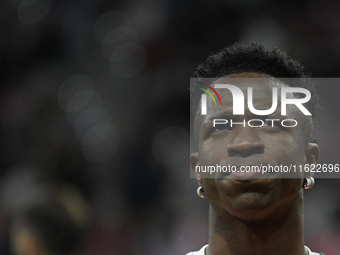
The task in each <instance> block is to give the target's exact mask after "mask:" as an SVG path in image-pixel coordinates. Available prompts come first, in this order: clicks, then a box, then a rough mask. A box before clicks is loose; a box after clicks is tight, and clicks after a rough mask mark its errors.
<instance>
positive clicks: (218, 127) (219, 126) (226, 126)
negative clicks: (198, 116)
mask: <svg viewBox="0 0 340 255" xmlns="http://www.w3.org/2000/svg"><path fill="white" fill-rule="evenodd" d="M224 130H232V127H230V125H229V124H216V125H215V127H213V128H212V132H218V131H224Z"/></svg>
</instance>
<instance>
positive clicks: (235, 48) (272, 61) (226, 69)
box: [190, 42, 319, 128]
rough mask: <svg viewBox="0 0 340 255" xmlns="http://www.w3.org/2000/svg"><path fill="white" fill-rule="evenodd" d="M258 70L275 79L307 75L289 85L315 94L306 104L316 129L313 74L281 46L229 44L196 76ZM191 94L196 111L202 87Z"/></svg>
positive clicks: (217, 76)
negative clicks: (281, 48)
mask: <svg viewBox="0 0 340 255" xmlns="http://www.w3.org/2000/svg"><path fill="white" fill-rule="evenodd" d="M246 72H256V73H262V74H268V75H270V76H273V77H275V78H305V79H301V82H299V83H298V84H297V83H292V84H288V85H290V86H292V87H296V86H299V87H302V88H306V89H307V90H309V91H310V93H311V99H310V100H309V101H308V102H307V103H306V107H307V108H308V110H309V111H310V112H311V114H312V119H313V126H314V128H315V117H316V112H317V110H318V109H319V103H318V102H319V97H318V95H317V93H316V87H315V84H314V83H313V82H311V80H310V79H308V78H310V77H311V74H310V73H308V72H306V71H305V68H304V67H303V65H302V64H301V63H300V62H299V61H298V60H296V59H294V58H292V57H291V56H289V55H288V54H286V53H285V52H283V51H281V50H279V49H278V48H276V47H275V48H269V47H266V46H265V45H263V44H259V43H256V42H252V43H249V44H246V43H235V44H233V45H231V46H227V47H225V48H224V49H223V50H222V51H220V52H218V53H216V54H214V53H213V54H211V55H210V56H209V57H208V58H207V60H206V61H205V62H203V63H201V64H200V65H199V66H198V67H197V69H196V71H195V72H194V75H193V76H194V78H198V79H199V78H220V77H223V76H226V75H230V74H235V73H246ZM190 94H191V97H192V100H193V103H194V105H192V109H193V110H194V113H196V109H197V107H198V104H199V99H200V96H201V94H202V90H199V89H195V88H193V87H191V92H190Z"/></svg>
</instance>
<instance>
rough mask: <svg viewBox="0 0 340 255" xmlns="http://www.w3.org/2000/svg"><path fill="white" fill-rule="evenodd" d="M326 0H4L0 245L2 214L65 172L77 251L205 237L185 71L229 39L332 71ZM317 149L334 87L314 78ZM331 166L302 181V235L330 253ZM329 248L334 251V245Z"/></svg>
mask: <svg viewBox="0 0 340 255" xmlns="http://www.w3.org/2000/svg"><path fill="white" fill-rule="evenodd" d="M339 13H340V2H338V1H336V0H325V1H316V0H312V1H310V0H308V1H307V0H294V1H292V0H288V1H279V0H274V1H273V0H271V1H269V0H255V1H246V0H229V1H227V0H209V1H208V0H205V1H203V0H200V1H194V0H181V1H180V0H141V1H132V0H124V1H121V0H116V1H104V0H87V1H85V0H83V1H82V0H22V1H21V0H3V1H1V3H0V168H1V173H0V178H1V179H0V249H1V250H0V253H1V254H3V255H8V254H9V235H10V232H9V229H10V224H11V217H12V216H13V215H15V213H16V212H17V211H18V210H20V208H21V207H22V205H23V204H27V203H30V201H32V200H34V199H39V197H41V196H42V194H43V193H44V190H45V189H46V187H48V186H50V185H52V184H55V183H64V184H65V183H66V184H69V185H72V186H73V187H75V188H76V189H78V190H79V191H80V192H81V193H82V194H83V196H84V197H85V198H86V200H87V201H88V204H89V206H90V207H91V210H90V211H91V214H92V218H91V219H92V220H91V223H90V227H89V228H88V230H87V232H86V233H85V236H84V240H83V241H82V243H81V245H80V247H79V250H78V252H77V254H84V255H87V254H96V255H106V254H117V255H130V254H134V255H144V254H145V255H150V254H158V255H160V254H162V255H167V254H169V255H170V254H171V255H173V254H182V255H184V254H185V253H186V252H188V251H190V250H197V249H199V248H200V247H201V246H202V245H204V244H206V243H207V232H208V228H207V212H208V203H207V201H206V200H201V199H199V198H198V197H197V195H196V187H197V183H196V181H195V180H194V179H190V177H189V164H188V156H189V147H190V146H189V145H190V143H189V140H190V139H189V130H190V127H189V126H190V123H189V110H190V102H189V90H188V88H189V78H190V77H191V75H192V73H193V71H194V69H195V68H196V66H197V65H198V64H199V63H200V62H201V61H203V60H205V58H206V57H207V56H208V54H209V53H211V52H216V51H219V50H220V49H222V48H223V47H224V46H226V45H228V44H232V43H234V42H236V41H242V42H250V41H257V42H261V43H264V44H266V45H268V46H277V47H279V48H281V49H282V50H284V51H286V52H288V53H289V54H290V55H292V56H295V57H296V58H298V59H300V60H301V61H302V63H303V64H304V65H305V67H306V69H307V70H310V71H311V72H312V75H313V77H339V74H340V19H339ZM318 90H319V93H320V97H321V102H323V103H324V108H325V109H333V110H334V113H331V111H328V110H327V111H323V112H321V113H320V115H319V127H318V140H319V141H320V147H321V163H340V162H339V156H340V155H339V139H340V135H339V127H340V125H339V120H338V111H337V109H339V107H340V101H339V100H338V98H339V96H338V94H337V93H339V92H340V89H339V90H332V91H331V90H328V89H325V88H323V87H322V86H319V87H318ZM339 184H340V182H339V180H337V179H333V180H319V179H317V180H316V185H315V187H314V188H313V189H312V190H310V191H306V192H305V194H306V195H305V211H306V212H305V224H306V226H305V235H306V245H308V246H309V247H310V248H311V249H312V250H315V251H323V252H324V253H325V254H337V253H336V252H338V251H339V248H340V244H339V242H338V240H339V237H340V198H339V196H338V194H339V191H340V187H339ZM332 251H336V252H335V253H331V252H332Z"/></svg>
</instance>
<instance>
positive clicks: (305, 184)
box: [302, 177, 315, 189]
mask: <svg viewBox="0 0 340 255" xmlns="http://www.w3.org/2000/svg"><path fill="white" fill-rule="evenodd" d="M314 184H315V180H314V178H313V177H307V178H305V179H304V181H303V186H302V187H303V188H304V189H311V188H313V186H314Z"/></svg>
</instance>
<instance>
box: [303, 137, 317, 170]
mask: <svg viewBox="0 0 340 255" xmlns="http://www.w3.org/2000/svg"><path fill="white" fill-rule="evenodd" d="M319 154H320V150H319V146H318V145H317V144H316V143H308V145H307V146H306V149H305V164H308V165H316V164H317V163H318V161H319ZM309 175H314V173H311V174H309Z"/></svg>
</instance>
